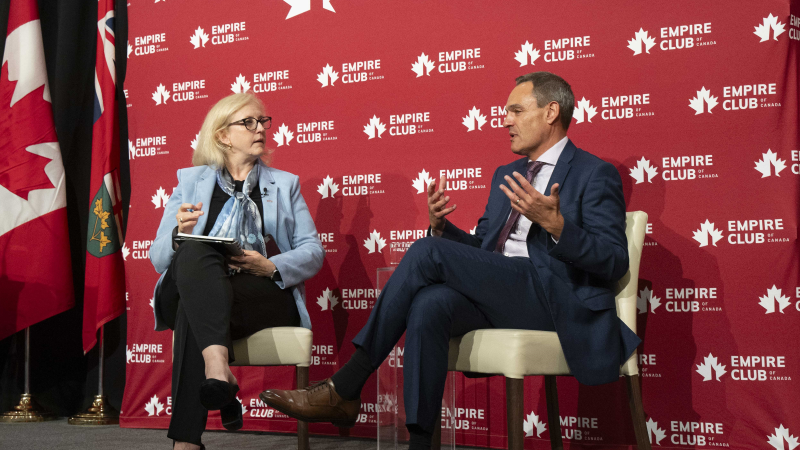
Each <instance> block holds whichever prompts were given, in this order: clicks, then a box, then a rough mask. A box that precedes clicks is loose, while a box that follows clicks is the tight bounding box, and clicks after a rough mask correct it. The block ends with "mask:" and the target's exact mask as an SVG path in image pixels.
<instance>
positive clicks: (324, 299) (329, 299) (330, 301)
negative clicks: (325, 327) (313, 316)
mask: <svg viewBox="0 0 800 450" xmlns="http://www.w3.org/2000/svg"><path fill="white" fill-rule="evenodd" d="M317 304H318V305H319V307H320V308H322V310H323V311H327V310H328V305H330V309H331V311H333V308H334V307H335V306H336V305H338V304H339V298H338V297H336V295H334V293H333V291H331V290H330V288H325V290H324V291H322V295H320V296H319V297H317Z"/></svg>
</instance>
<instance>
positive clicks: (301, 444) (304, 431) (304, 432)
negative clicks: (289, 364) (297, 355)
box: [297, 366, 311, 450]
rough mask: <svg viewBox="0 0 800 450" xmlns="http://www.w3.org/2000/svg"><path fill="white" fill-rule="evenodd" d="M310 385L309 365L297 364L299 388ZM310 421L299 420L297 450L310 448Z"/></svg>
mask: <svg viewBox="0 0 800 450" xmlns="http://www.w3.org/2000/svg"><path fill="white" fill-rule="evenodd" d="M304 387H308V367H300V366H297V389H302V388H304ZM310 448H311V447H310V445H309V442H308V422H303V421H302V420H298V421H297V450H309V449H310Z"/></svg>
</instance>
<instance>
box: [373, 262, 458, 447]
mask: <svg viewBox="0 0 800 450" xmlns="http://www.w3.org/2000/svg"><path fill="white" fill-rule="evenodd" d="M394 269H395V267H382V268H380V269H378V271H377V282H376V284H375V286H376V287H377V288H378V289H379V290H383V287H384V286H385V285H386V281H387V280H389V277H390V276H391V275H392V273H393V272H394ZM405 339H406V336H405V334H403V337H401V338H400V340H399V341H398V342H397V345H395V347H394V349H393V350H392V352H391V353H390V354H389V356H388V357H387V358H386V361H384V362H383V364H381V366H380V367H379V368H378V376H377V378H378V407H377V410H378V449H391V450H394V449H397V448H398V444H400V443H406V442H408V439H409V435H408V430H407V429H406V424H405V422H406V414H405V409H404V404H403V353H404V350H405ZM454 378H455V372H448V374H447V383H446V384H445V388H444V399H442V410H443V411H444V410H448V411H453V410H454V408H455V383H454ZM445 416H446V415H445ZM434 440H435V439H434ZM441 448H450V449H453V450H455V448H456V440H455V429H454V428H452V427H447V428H445V427H442V447H441Z"/></svg>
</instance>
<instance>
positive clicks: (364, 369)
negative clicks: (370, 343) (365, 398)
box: [331, 347, 375, 400]
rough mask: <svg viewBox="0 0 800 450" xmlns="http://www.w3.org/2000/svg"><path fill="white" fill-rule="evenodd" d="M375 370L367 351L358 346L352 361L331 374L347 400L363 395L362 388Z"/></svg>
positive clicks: (334, 382)
mask: <svg viewBox="0 0 800 450" xmlns="http://www.w3.org/2000/svg"><path fill="white" fill-rule="evenodd" d="M374 371H375V369H374V368H373V367H372V363H370V361H369V355H367V352H365V351H364V350H363V349H362V348H361V347H357V348H356V352H355V353H353V356H352V357H351V358H350V361H347V363H346V364H345V365H344V367H342V368H341V369H339V371H338V372H336V373H334V374H333V375H331V381H333V385H334V387H335V388H336V393H337V394H339V396H340V397H342V398H343V399H345V400H355V399H357V398H359V397H360V396H361V388H362V387H364V383H366V382H367V378H369V376H370V375H372V372H374Z"/></svg>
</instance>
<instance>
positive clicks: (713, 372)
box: [696, 353, 728, 381]
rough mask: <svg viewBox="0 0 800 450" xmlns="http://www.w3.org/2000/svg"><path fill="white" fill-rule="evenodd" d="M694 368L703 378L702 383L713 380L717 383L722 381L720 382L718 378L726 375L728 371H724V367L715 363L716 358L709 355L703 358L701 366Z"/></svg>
mask: <svg viewBox="0 0 800 450" xmlns="http://www.w3.org/2000/svg"><path fill="white" fill-rule="evenodd" d="M696 366H697V370H696V372H697V373H699V374H700V375H702V376H703V381H711V380H714V379H716V380H717V381H722V380H720V377H722V376H723V375H725V374H726V373H728V371H727V370H725V366H724V365H723V364H720V363H719V362H718V361H717V357H716V356H714V355H712V354H711V353H709V354H708V356H706V357H704V358H703V362H702V363H701V364H697V365H696Z"/></svg>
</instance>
